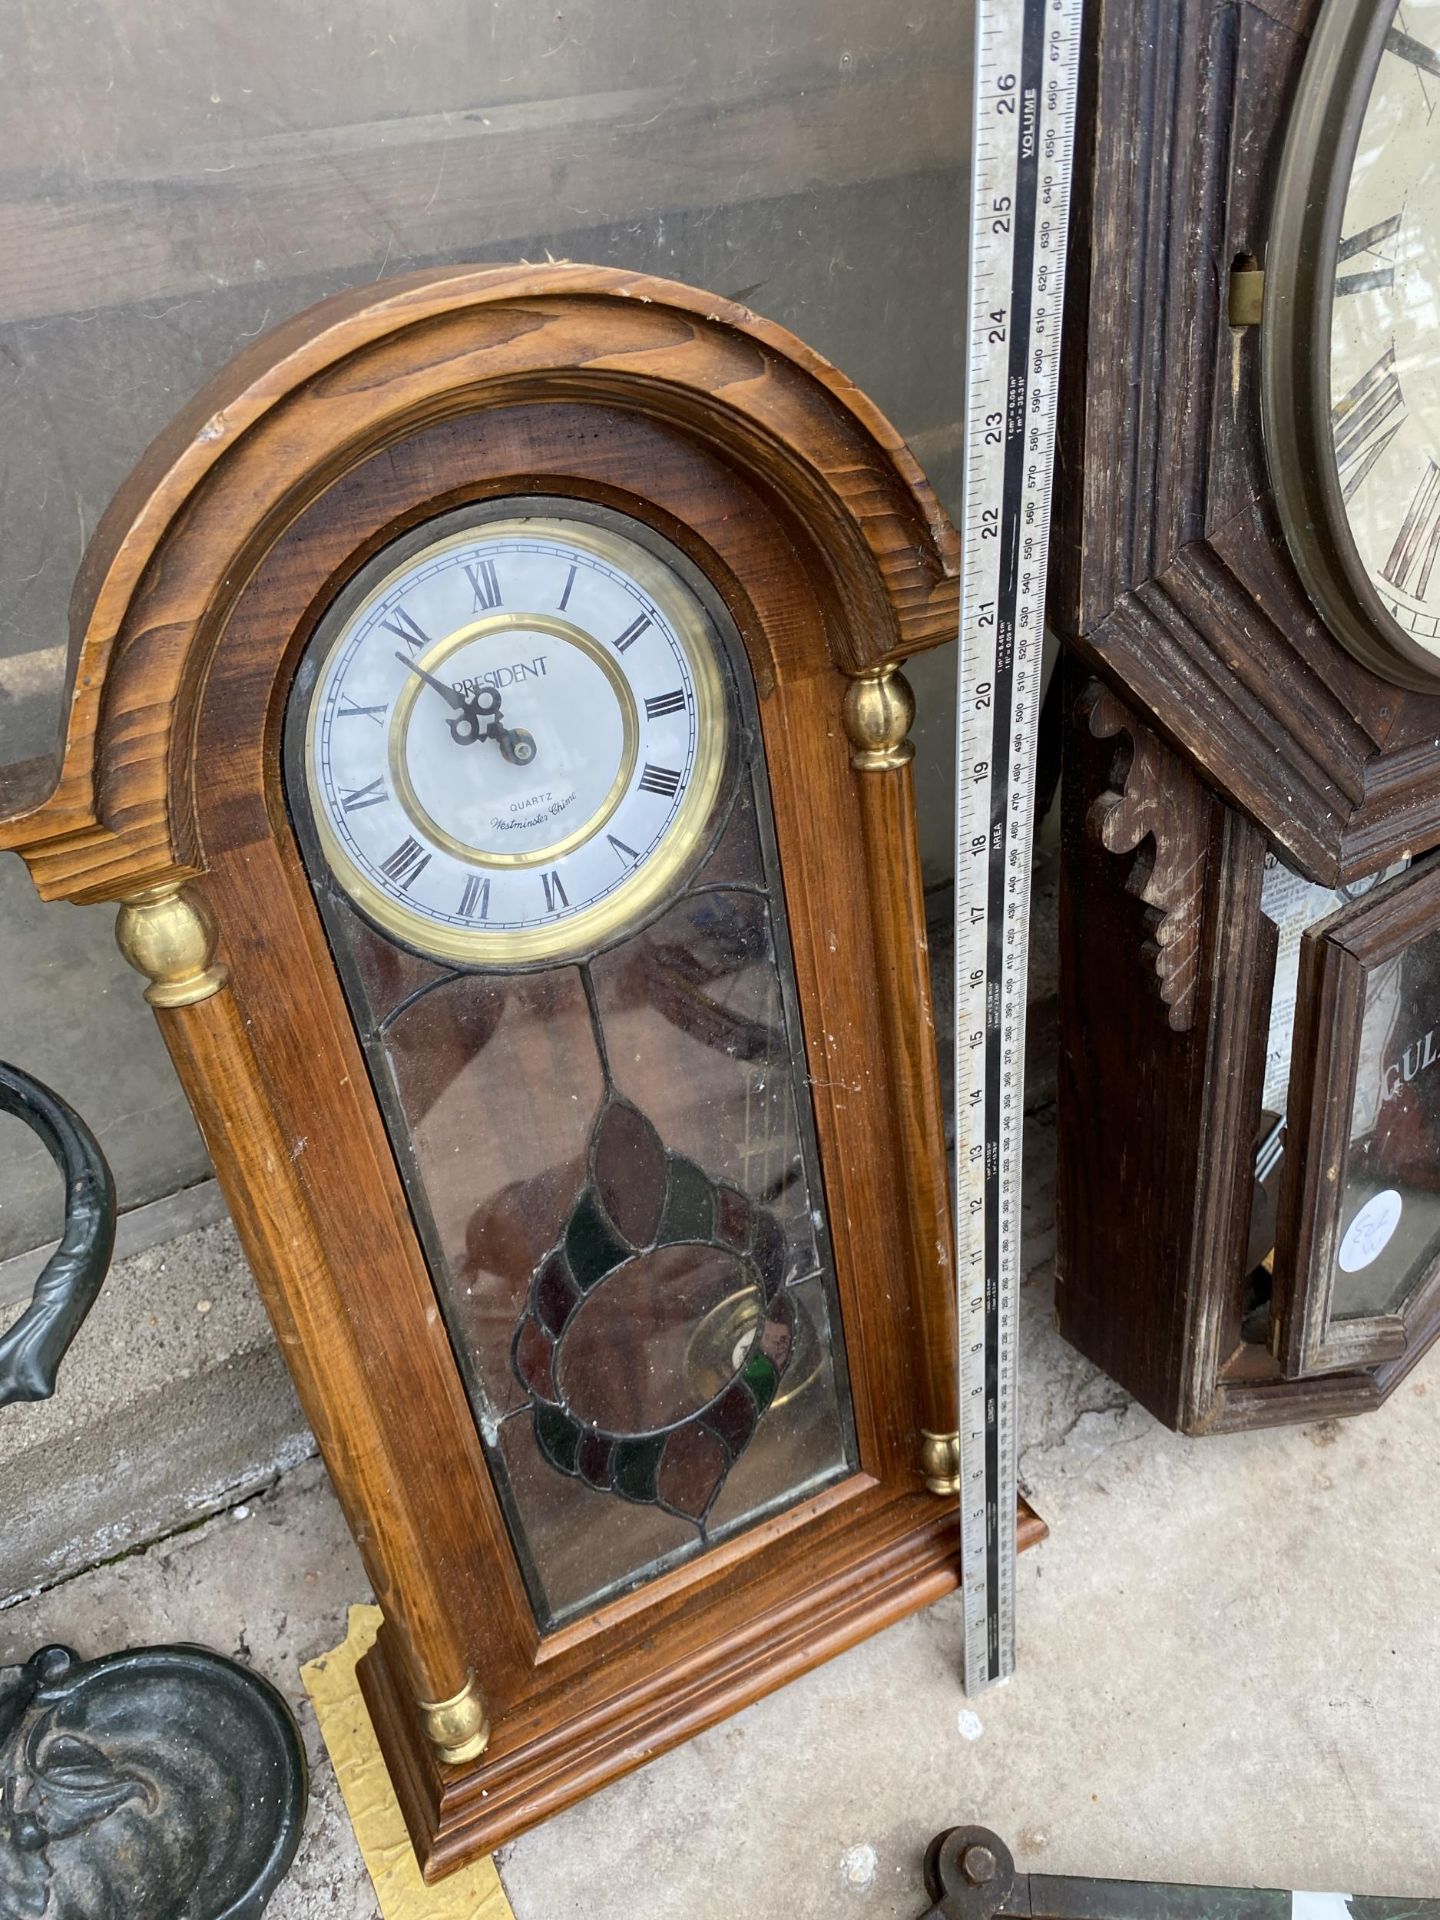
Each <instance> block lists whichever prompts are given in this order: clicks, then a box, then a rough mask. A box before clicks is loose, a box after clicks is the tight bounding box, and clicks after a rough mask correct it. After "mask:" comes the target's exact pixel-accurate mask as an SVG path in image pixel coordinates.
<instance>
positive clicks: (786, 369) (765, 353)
mask: <svg viewBox="0 0 1440 1920" xmlns="http://www.w3.org/2000/svg"><path fill="white" fill-rule="evenodd" d="M601 341H603V346H602V345H597V342H601ZM552 401H553V402H558V403H562V404H575V403H577V402H580V403H583V402H592V403H594V404H596V405H599V406H608V407H610V408H611V409H615V410H618V411H620V412H624V413H628V414H630V415H631V416H633V417H635V418H636V419H640V420H646V421H652V422H657V423H663V424H664V425H666V426H667V427H669V428H671V429H673V430H678V431H680V432H681V433H685V434H689V435H692V436H694V437H695V438H696V439H698V440H703V441H704V442H705V443H706V444H707V445H710V446H718V447H719V448H720V450H721V451H722V452H723V453H724V454H726V455H727V456H729V457H730V458H732V459H733V460H734V461H735V462H736V463H737V465H739V466H740V467H741V468H742V469H743V470H745V471H747V472H749V473H751V474H752V475H754V476H757V481H758V484H760V485H761V486H763V487H765V488H767V489H768V490H769V492H770V495H771V497H772V499H773V502H774V508H775V511H776V514H777V516H778V517H781V518H783V519H785V520H786V521H788V522H789V523H790V524H792V525H794V526H795V527H796V528H797V530H799V531H800V532H801V533H803V534H804V535H805V536H807V537H808V539H809V541H810V543H811V544H812V546H813V547H814V549H815V551H816V552H817V553H819V554H821V555H822V556H823V557H824V564H825V566H826V567H827V569H828V570H829V573H830V576H831V579H832V581H833V586H834V606H835V608H836V609H837V610H838V609H839V608H840V607H842V606H843V607H844V608H846V610H847V612H846V615H845V617H844V618H843V619H842V618H841V617H840V616H839V614H838V611H836V612H835V613H834V614H833V616H831V617H830V618H829V631H828V633H827V636H826V643H827V645H828V647H829V649H830V654H831V657H832V658H833V661H834V664H836V665H837V666H840V667H842V668H844V669H845V670H846V671H849V672H852V673H858V672H862V671H864V670H865V669H867V668H875V667H878V666H881V665H882V664H884V663H885V662H886V661H888V660H899V659H902V658H904V657H905V656H906V655H908V654H911V653H916V652H920V651H923V650H924V649H925V648H928V647H933V646H936V645H938V644H940V643H941V642H942V641H945V640H949V639H952V638H953V637H954V634H955V631H956V624H957V604H956V603H957V593H958V584H957V583H958V541H957V537H956V535H955V532H954V529H953V528H952V527H951V526H950V524H949V522H948V520H947V519H946V517H945V515H944V513H943V512H942V511H941V509H940V507H939V504H938V502H937V501H936V499H935V497H934V494H933V493H932V491H931V489H930V487H929V484H928V483H927V481H926V480H925V478H924V476H923V475H922V473H921V471H920V469H919V467H918V465H917V464H916V462H915V460H914V458H913V456H912V455H911V454H910V453H909V451H908V449H907V448H906V447H905V445H904V443H903V441H902V440H901V438H900V436H899V434H898V433H897V432H896V430H895V429H894V428H893V427H892V426H891V425H890V424H889V422H888V421H887V420H886V419H885V418H884V416H883V415H882V414H881V413H880V412H879V410H878V409H877V408H876V407H874V406H873V405H872V404H871V402H870V401H869V400H867V399H866V398H865V397H864V395H863V394H861V393H859V392H858V391H857V390H856V388H855V387H854V386H853V385H852V384H851V383H850V382H849V381H848V380H847V379H845V377H844V376H843V375H842V374H841V373H839V372H838V371H837V370H836V369H835V368H834V367H832V366H831V365H830V364H829V362H828V361H826V360H824V359H822V358H821V357H820V356H819V355H818V354H816V353H814V352H812V351H811V350H810V349H809V348H807V347H805V346H804V345H803V344H802V343H801V342H800V341H798V340H796V339H795V338H794V336H793V335H791V334H789V333H788V332H786V331H785V329H784V328H782V327H778V326H775V325H773V324H772V323H771V322H769V321H767V320H763V319H761V318H759V317H758V316H757V315H755V314H753V313H751V312H750V311H749V309H748V308H745V307H741V306H737V305H735V304H734V303H732V302H729V301H724V300H719V299H717V298H715V297H714V296H713V295H710V294H706V293H702V292H700V291H698V290H696V289H695V288H692V287H685V286H680V285H678V284H676V283H674V282H671V281H665V280H656V279H652V278H649V277H647V276H643V275H637V274H632V273H626V272H623V271H621V270H619V269H615V268H606V267H590V266H582V265H579V264H576V263H572V262H560V263H550V264H547V265H544V266H538V267H536V266H502V267H478V268H477V267H471V268H461V269H456V270H452V271H449V272H445V273H440V274H434V273H424V274H416V275H411V276H408V277H405V278H401V279H397V280H393V281H389V282H386V283H382V284H381V285H380V286H378V287H367V288H364V289H362V290H357V291H354V292H351V293H346V294H341V295H338V296H336V297H335V298H334V299H331V300H326V301H322V302H321V303H320V304H319V305H318V306H315V307H312V308H310V309H309V310H308V311H307V312H305V313H302V314H298V315H296V316H295V318H294V319H292V320H289V321H287V322H285V323H284V324H282V325H281V326H279V327H277V328H275V329H274V330H273V331H272V332H271V333H269V334H268V335H266V336H264V337H263V338H262V339H260V340H258V341H256V342H255V343H254V345H253V346H252V347H250V348H249V349H247V350H246V351H245V352H244V353H242V354H240V355H238V356H237V357H236V358H235V359H234V360H232V361H231V362H230V363H229V365H228V366H227V367H225V369H224V370H223V371H222V372H221V373H220V374H219V375H218V376H217V378H216V380H215V381H213V382H212V383H211V385H210V386H209V387H208V388H206V389H205V390H204V391H203V392H202V393H201V394H199V395H198V396H197V397H196V399H195V400H194V401H193V402H192V403H191V405H190V406H189V407H187V408H186V409H185V411H184V412H183V413H181V414H180V415H179V416H178V418H177V419H176V420H175V421H174V422H173V423H172V425H171V426H170V427H168V428H167V429H166V431H165V432H164V433H163V434H162V435H161V436H160V437H159V439H157V440H156V441H155V443H154V444H153V446H152V447H151V448H150V450H149V451H148V453H147V454H145V455H144V456H143V458H142V459H141V461H140V463H139V465H138V466H137V468H136V469H135V472H134V473H133V474H132V475H131V477H130V479H129V480H128V481H127V483H126V485H125V486H124V487H123V488H122V489H121V491H120V493H119V494H118V495H117V496H116V498H115V501H114V502H113V503H112V505H111V507H110V509H109V510H108V511H107V513H106V514H105V516H104V518H103V519H102V520H101V522H100V525H99V527H98V528H97V529H96V532H95V536H94V538H93V539H92V541H91V543H90V546H89V548H88V549H87V552H86V555H85V559H84V561H83V562H82V565H81V570H80V575H79V578H78V580H77V582H76V587H75V593H74V596H73V599H72V602H71V645H70V662H69V673H70V682H69V684H70V697H69V700H68V703H67V705H68V711H67V719H66V734H65V739H64V741H63V743H62V749H61V753H60V756H59V760H58V764H57V763H55V762H50V761H45V762H39V763H29V764H27V766H26V767H25V768H23V769H10V770H8V774H7V775H4V776H0V847H10V848H14V849H16V850H17V851H19V852H20V853H21V854H22V855H23V856H24V858H25V859H26V861H27V862H28V864H29V866H30V869H31V873H32V875H33V877H34V879H35V883H36V885H37V887H38V888H39V890H40V892H41V893H42V894H43V895H44V896H46V897H47V898H55V897H62V898H69V899H90V900H98V899H109V898H114V897H117V896H119V895H121V894H126V893H133V892H134V891H135V890H136V889H137V887H142V886H149V885H160V884H165V883H168V882H173V881H175V880H177V879H183V878H185V877H187V876H191V875H194V874H195V873H197V872H198V871H200V868H201V856H200V850H199V843H198V840H197V837H196V832H195V819H194V815H195V807H194V794H193V785H192V783H193V762H194V724H195V716H196V713H197V710H198V704H199V694H200V689H201V687H202V686H203V683H204V680H205V677H206V674H207V672H208V671H209V669H210V663H211V660H212V658H213V655H214V652H215V649H216V647H217V646H219V645H221V644H223V636H224V632H225V626H226V622H227V619H228V617H229V614H230V611H231V608H232V606H233V604H234V601H235V597H236V595H237V594H238V593H240V592H241V591H242V589H243V587H244V583H245V582H246V581H247V580H248V579H250V578H251V577H253V575H254V574H255V572H256V570H257V569H258V568H259V567H260V566H261V565H262V564H263V562H264V559H265V556H266V554H267V553H268V552H270V551H271V550H272V549H273V547H274V545H275V543H276V542H277V541H278V540H279V539H280V537H281V536H282V535H283V534H284V532H285V530H286V528H287V527H289V526H292V525H293V524H294V523H295V521H296V520H297V518H298V517H299V516H300V515H301V514H302V513H304V511H305V510H306V508H307V507H308V506H309V505H310V504H311V503H312V502H314V501H315V500H316V499H318V498H319V497H321V496H322V495H324V494H326V493H327V492H328V491H329V490H331V489H333V488H335V487H336V486H337V485H339V484H340V483H341V482H342V481H343V480H344V478H345V477H346V476H347V475H348V474H350V473H352V472H354V471H355V470H356V469H357V468H358V467H359V466H360V465H361V463H363V462H364V461H366V460H367V459H369V458H371V457H373V456H375V455H377V454H378V453H380V452H381V451H383V450H384V449H386V448H387V447H391V446H394V445H395V444H397V443H398V442H400V441H402V440H403V439H405V438H406V436H408V435H413V434H415V433H417V432H419V431H421V430H423V429H425V428H427V427H429V426H432V425H434V424H435V423H437V422H439V421H442V420H445V419H449V418H454V417H458V416H462V415H464V416H470V415H474V414H476V413H479V412H481V411H483V410H485V409H487V408H502V407H504V408H514V407H525V406H531V405H535V406H542V405H544V404H546V403H547V402H552ZM102 715H103V716H104V725H103V726H102Z"/></svg>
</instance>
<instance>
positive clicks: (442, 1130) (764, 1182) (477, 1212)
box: [291, 642, 856, 1626]
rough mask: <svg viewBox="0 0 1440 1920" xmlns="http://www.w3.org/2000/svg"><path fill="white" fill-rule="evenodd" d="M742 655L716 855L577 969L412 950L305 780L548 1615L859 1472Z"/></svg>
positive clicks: (439, 1261)
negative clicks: (369, 891) (376, 901)
mask: <svg viewBox="0 0 1440 1920" xmlns="http://www.w3.org/2000/svg"><path fill="white" fill-rule="evenodd" d="M732 645H733V646H737V647H738V643H733V642H732ZM732 664H733V666H734V667H735V668H736V669H738V670H737V671H736V673H735V678H736V682H737V684H736V685H735V687H734V688H733V689H732V695H733V698H734V700H735V702H736V706H737V716H738V719H739V722H740V724H739V725H738V726H737V727H736V728H735V737H736V739H737V740H738V741H739V743H740V744H739V746H738V748H737V751H736V753H735V756H734V764H733V765H732V767H731V771H730V776H729V779H728V781H727V783H726V786H725V788H724V790H723V792H722V796H721V800H720V802H719V803H718V805H717V814H716V818H715V821H714V823H713V826H712V828H711V830H710V834H709V840H708V846H707V850H706V852H705V854H704V857H703V858H702V859H701V860H700V861H699V862H698V864H696V866H695V867H694V870H693V871H692V872H691V873H690V874H689V875H688V877H683V878H682V880H681V882H680V883H679V886H678V891H677V894H676V896H675V897H674V898H673V899H672V901H671V903H670V904H669V905H668V906H666V907H665V908H664V909H663V910H662V911H660V912H658V913H657V914H655V915H653V916H652V917H651V918H650V920H649V921H648V923H647V924H645V925H643V926H641V927H640V928H639V929H638V930H636V931H634V932H632V933H630V934H629V935H628V937H624V938H621V939H619V940H618V941H616V942H615V943H614V944H613V945H611V946H609V947H607V948H606V949H604V950H603V951H600V952H598V953H594V954H591V955H588V956H586V957H585V958H583V959H581V960H580V961H578V962H569V961H567V962H565V963H563V964H557V965H554V966H552V967H548V968H539V969H531V970H517V971H504V970H499V969H491V970H473V969H465V968H457V967H452V966H449V965H447V964H440V963H438V962H434V961H431V960H429V959H426V958H424V957H422V956H419V955H416V954H413V953H409V952H407V951H405V950H404V949H402V948H400V947H398V946H396V945H395V944H394V943H393V942H392V941H391V940H390V939H389V938H388V937H386V936H385V935H382V934H381V933H379V932H378V931H376V930H375V929H374V928H373V927H371V926H370V925H369V923H368V922H367V921H366V920H364V919H363V918H362V917H361V916H360V915H359V913H358V912H357V911H356V909H355V908H354V907H353V906H351V905H350V904H349V903H348V901H347V900H346V899H345V898H344V897H343V896H342V895H341V894H340V892H339V891H338V889H337V888H335V887H334V886H332V885H328V884H326V882H325V878H324V873H323V866H322V862H321V856H320V855H319V853H318V851H317V850H316V846H315V843H314V841H313V838H312V836H311V834H310V832H309V830H308V823H307V813H306V806H305V802H304V796H303V793H302V794H300V795H298V796H296V798H297V801H298V804H297V805H296V813H297V817H298V824H299V828H300V838H301V845H302V852H303V853H304V855H305V857H306V860H307V863H308V864H309V866H310V870H311V873H312V876H313V878H314V879H315V881H316V893H317V899H318V900H319V903H320V906H321V910H322V913H323V915H324V918H325V921H326V925H327V928H328V931H329V934H330V938H331V942H332V945H333V948H334V951H335V954H336V957H337V961H338V963H339V966H340V972H341V977H342V980H343V982H344V985H345V990H346V993H347V996H348V998H349V1001H350V1005H351V1009H352V1012H353V1014H354V1017H355V1020H356V1024H357V1027H358V1029H359V1031H360V1034H361V1037H362V1039H363V1041H364V1044H365V1047H366V1051H367V1055H368V1057H369V1060H370V1065H371V1071H372V1074H373V1077H374V1080H375V1085H376V1090H377V1093H378V1094H379V1096H380V1101H381V1105H382V1108H383V1110H384V1113H385V1116H386V1120H387V1124H388V1126H389V1130H390V1134H391V1138H392V1141H393V1143H394V1146H395V1150H396V1154H397V1158H398V1160H399V1163H400V1167H401V1170H402V1173H403V1174H404V1176H405V1180H406V1185H407V1189H408V1191H409V1194H410V1197H411V1203H412V1207H413V1209H414V1213H415V1219H416V1225H417V1228H418V1230H419V1232H420V1235H421V1238H422V1241H423V1243H424V1246H425V1250H426V1254H427V1258H428V1261H429V1264H430V1268H431V1271H432V1274H433V1276H434V1280H435V1285H436V1290H437V1295H438V1298H439V1303H440V1306H441V1308H442V1311H443V1313H444V1316H445V1321H446V1325H447V1327H448V1329H449V1332H450V1336H451V1340H452V1343H453V1345H454V1349H455V1352H456V1357H457V1361H458V1363H459V1365H460V1367H461V1370H462V1374H463V1376H464V1379H465V1384H466V1389H467V1392H468V1393H469V1396H470V1400H471V1404H472V1407H473V1409H474V1412H475V1416H476V1423H477V1426H478V1428H479V1431H480V1434H481V1438H482V1441H483V1443H484V1446H485V1450H486V1454H487V1457H488V1459H489V1461H490V1465H491V1468H492V1472H493V1473H494V1476H495V1480H496V1485H497V1487H498V1489H499V1492H500V1495H501V1499H502V1502H503V1505H504V1507H505V1511H506V1516H507V1520H508V1523H509V1526H510V1530H511V1535H512V1538H513V1540H514V1543H515V1547H516V1553H517V1558H518V1560H519V1562H520V1565H521V1567H522V1570H523V1572H524V1575H525V1579H526V1582H527V1586H528V1588H529V1592H530V1597H531V1601H532V1604H533V1606H534V1609H535V1614H536V1618H537V1620H538V1621H539V1622H540V1624H541V1625H542V1626H548V1625H553V1624H555V1623H557V1622H559V1621H562V1620H564V1619H566V1618H568V1617H571V1616H573V1615H574V1614H575V1613H577V1612H581V1611H583V1610H585V1609H586V1608H588V1607H591V1606H593V1605H595V1604H596V1603H597V1602H598V1601H600V1600H601V1599H602V1598H604V1597H606V1596H608V1595H611V1594H613V1593H615V1592H616V1591H618V1590H623V1589H624V1588H626V1587H629V1586H633V1585H635V1584H636V1583H638V1582H640V1581H642V1580H644V1579H647V1578H649V1577H652V1576H653V1575H654V1574H656V1573H658V1572H661V1571H663V1570H665V1569H666V1568H669V1567H672V1566H675V1565H678V1564H680V1563H681V1562H682V1561H684V1560H685V1559H687V1558H689V1557H691V1556H692V1555H694V1554H696V1553H700V1552H703V1551H704V1550H705V1549H706V1547H707V1546H709V1545H710V1544H712V1543H713V1542H714V1541H716V1540H718V1539H720V1538H722V1537H724V1536H726V1535H729V1534H732V1533H734V1532H736V1531H737V1530H739V1529H742V1528H744V1527H747V1526H750V1525H752V1524H754V1522H755V1521H756V1520H758V1519H759V1518H761V1517H762V1516H763V1515H766V1514H769V1513H773V1512H775V1511H777V1510H779V1509H781V1508H783V1507H785V1506H787V1505H790V1504H793V1503H794V1502H795V1501H796V1500H799V1499H801V1498H804V1497H805V1496H807V1495H808V1494H810V1493H812V1492H814V1491H816V1490H818V1489H819V1488H821V1487H823V1486H824V1485H826V1484H827V1483H828V1482H830V1481H832V1480H834V1479H836V1478H838V1477H840V1476H842V1475H844V1474H846V1473H848V1472H850V1471H853V1469H854V1466H855V1464H856V1451H855V1440H854V1428H853V1421H852V1417H851V1412H850V1405H849V1389H848V1375H847V1371H846V1367H845V1361H844V1352H843V1341H842V1338H841V1331H840V1320H839V1313H838V1305H837V1298H836V1294H835V1282H834V1272H833V1264H832V1260H831V1255H830V1251H829V1242H828V1234H827V1231H826V1223H825V1207H824V1195H823V1189H822V1186H821V1181H820V1175H819V1165H818V1157H817V1153H816V1148H815V1142H814V1134H813V1116H812V1113H811V1107H810V1099H809V1092H808V1085H807V1082H806V1079H805V1070H804V1051H803V1045H802V1039H801V1032H800V1026H799V1016H798V1009H797V1006H796V1001H795V989H794V979H793V968H792V962H791V959H790V953H789V945H788V936H787V931H786V925H785V918H784V910H783V904H782V896H781V892H780V887H779V879H778V866H777V858H776V852H775V847H774V836H773V828H772V825H771V822H770V815H769V797H768V791H767V787H766V783H765V777H764V767H763V761H762V760H761V759H760V757H759V755H758V749H757V747H756V745H755V742H756V739H757V732H756V726H755V715H754V710H753V691H752V689H751V687H750V685H749V680H748V668H746V667H745V666H744V664H743V657H737V658H736V659H735V660H734V661H733V663H732ZM294 725H295V723H294V720H293V716H292V721H291V726H292V730H293V727H294ZM291 764H292V767H293V764H294V763H293V760H292V763H291ZM291 784H292V794H293V790H294V780H293V777H292V783H291ZM357 1284H363V1281H362V1280H357Z"/></svg>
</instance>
